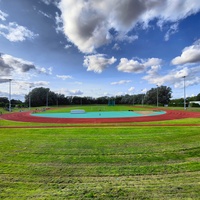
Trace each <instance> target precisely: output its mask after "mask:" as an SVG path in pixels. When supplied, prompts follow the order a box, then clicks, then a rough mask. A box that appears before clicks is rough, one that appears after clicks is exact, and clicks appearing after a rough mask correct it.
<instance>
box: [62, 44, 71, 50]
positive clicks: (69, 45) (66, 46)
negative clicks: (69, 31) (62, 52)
mask: <svg viewBox="0 0 200 200" xmlns="http://www.w3.org/2000/svg"><path fill="white" fill-rule="evenodd" d="M71 47H72V45H71V44H66V45H65V47H64V48H65V49H69V48H71Z"/></svg>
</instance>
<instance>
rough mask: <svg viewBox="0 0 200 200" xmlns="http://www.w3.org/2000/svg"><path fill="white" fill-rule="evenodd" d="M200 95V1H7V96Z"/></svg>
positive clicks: (1, 19)
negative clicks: (36, 92)
mask: <svg viewBox="0 0 200 200" xmlns="http://www.w3.org/2000/svg"><path fill="white" fill-rule="evenodd" d="M183 76H186V78H185V85H186V96H193V95H197V94H199V93H200V87H199V85H200V1H199V0H162V1H160V0H149V1H146V0H123V1H121V0H109V1H107V0H101V1H98V0H34V1H32V0H15V1H13V0H0V96H8V92H9V84H8V79H12V82H11V83H12V98H15V99H21V100H24V95H25V94H28V92H29V91H30V90H31V89H33V88H35V87H48V88H50V89H51V91H54V92H56V93H62V94H65V95H66V96H71V95H78V96H92V97H99V96H105V95H106V96H116V95H125V94H139V93H145V92H146V91H147V90H149V89H151V88H155V87H156V86H157V85H158V86H160V85H165V86H169V87H171V88H172V91H173V94H172V96H173V98H182V97H183V95H184V94H183V86H184V84H183V78H182V77H183Z"/></svg>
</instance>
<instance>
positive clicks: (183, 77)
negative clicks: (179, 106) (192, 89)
mask: <svg viewBox="0 0 200 200" xmlns="http://www.w3.org/2000/svg"><path fill="white" fill-rule="evenodd" d="M185 77H186V76H183V84H184V110H186V99H185Z"/></svg>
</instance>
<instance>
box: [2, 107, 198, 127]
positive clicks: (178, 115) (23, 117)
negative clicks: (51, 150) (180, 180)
mask: <svg viewBox="0 0 200 200" xmlns="http://www.w3.org/2000/svg"><path fill="white" fill-rule="evenodd" d="M165 112H166V114H163V115H155V116H141V117H128V118H48V117H36V116H31V115H30V114H31V112H30V111H28V112H16V113H8V114H3V115H1V116H0V117H1V118H2V119H5V120H11V121H20V122H37V123H58V124H81V123H83V124H84V123H120V122H152V121H165V120H173V119H184V118H200V112H190V111H187V110H186V111H185V110H184V111H176V110H167V111H165Z"/></svg>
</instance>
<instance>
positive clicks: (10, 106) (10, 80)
mask: <svg viewBox="0 0 200 200" xmlns="http://www.w3.org/2000/svg"><path fill="white" fill-rule="evenodd" d="M11 81H12V79H9V112H11V111H12V110H11Z"/></svg>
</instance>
